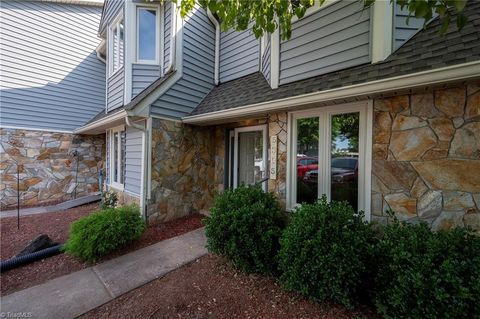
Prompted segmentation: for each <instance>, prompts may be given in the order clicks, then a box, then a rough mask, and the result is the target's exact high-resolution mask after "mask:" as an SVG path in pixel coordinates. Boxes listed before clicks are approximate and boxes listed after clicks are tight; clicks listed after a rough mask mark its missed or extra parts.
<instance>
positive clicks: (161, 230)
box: [0, 204, 204, 295]
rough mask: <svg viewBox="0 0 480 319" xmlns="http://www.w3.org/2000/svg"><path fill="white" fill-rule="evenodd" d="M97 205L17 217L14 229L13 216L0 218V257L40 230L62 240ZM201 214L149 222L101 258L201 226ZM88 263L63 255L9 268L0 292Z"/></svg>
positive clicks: (12, 252) (11, 253)
mask: <svg viewBox="0 0 480 319" xmlns="http://www.w3.org/2000/svg"><path fill="white" fill-rule="evenodd" d="M97 209H98V204H89V205H84V206H79V207H75V208H72V209H68V210H65V211H61V212H55V213H45V214H38V215H30V216H23V217H20V230H17V219H16V217H6V218H1V219H0V227H1V240H0V257H1V259H2V260H5V259H8V258H11V257H13V256H15V255H16V254H17V253H19V252H20V251H21V250H22V249H23V248H24V247H25V246H26V245H27V244H28V243H29V242H30V241H31V240H33V239H34V238H35V237H37V236H38V235H40V234H47V235H48V236H50V238H52V240H54V241H56V242H59V243H64V242H65V241H66V240H67V238H68V231H69V228H70V224H71V223H72V222H73V221H75V220H77V219H79V218H81V217H83V216H86V215H88V214H90V213H92V212H94V211H95V210H97ZM203 218H204V216H203V215H199V214H195V215H190V216H187V217H183V218H179V219H176V220H173V221H169V222H166V223H157V224H153V225H149V227H148V228H147V229H146V231H145V233H144V234H143V235H142V237H141V238H140V239H139V240H138V241H136V242H134V243H132V244H130V245H128V246H126V247H124V248H123V249H121V250H119V251H117V252H115V253H113V254H110V255H108V256H106V257H104V258H103V259H102V260H99V261H98V262H102V261H105V260H108V259H111V258H114V257H117V256H120V255H123V254H125V253H128V252H131V251H133V250H136V249H139V248H142V247H146V246H149V245H152V244H154V243H157V242H159V241H161V240H165V239H168V238H171V237H174V236H178V235H181V234H184V233H186V232H189V231H191V230H194V229H197V228H199V227H202V226H203V225H202V221H201V220H202V219H203ZM89 266H91V264H88V263H85V262H81V261H80V260H78V259H76V258H74V257H71V256H68V255H65V254H61V255H57V256H53V257H50V258H46V259H43V260H40V261H37V262H34V263H32V264H28V265H25V266H22V267H19V268H15V269H12V270H9V271H7V272H5V273H2V274H1V275H0V277H1V278H0V281H1V287H0V288H1V289H0V293H1V295H7V294H10V293H12V292H15V291H17V290H21V289H25V288H28V287H31V286H35V285H38V284H40V283H43V282H45V281H47V280H50V279H53V278H56V277H60V276H63V275H66V274H69V273H72V272H75V271H78V270H81V269H84V268H87V267H89Z"/></svg>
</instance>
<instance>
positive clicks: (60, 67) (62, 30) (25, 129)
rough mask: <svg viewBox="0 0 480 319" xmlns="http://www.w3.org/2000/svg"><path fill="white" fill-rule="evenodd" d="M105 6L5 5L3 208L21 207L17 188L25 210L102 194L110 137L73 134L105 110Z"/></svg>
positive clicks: (0, 120) (0, 83) (0, 64)
mask: <svg viewBox="0 0 480 319" xmlns="http://www.w3.org/2000/svg"><path fill="white" fill-rule="evenodd" d="M102 5H103V1H98V0H88V1H84V0H80V1H71V0H65V1H1V3H0V25H1V31H0V38H1V53H0V72H1V76H0V137H1V143H0V145H1V147H0V157H1V160H0V179H1V186H0V202H1V208H2V209H10V208H14V207H16V206H17V189H18V190H19V193H18V194H19V195H20V199H19V202H20V206H37V205H48V204H52V203H57V202H61V201H65V200H69V199H73V198H76V197H81V196H84V195H87V194H90V193H93V192H96V191H98V190H99V180H98V172H99V168H101V163H102V162H103V154H104V153H105V150H104V148H105V136H104V134H103V136H94V135H88V136H86V135H76V134H73V131H74V130H75V129H77V128H79V127H81V126H82V125H84V124H85V123H86V122H87V121H89V120H90V119H91V118H92V117H93V116H94V115H95V114H97V113H98V112H99V111H100V110H101V109H103V108H104V105H105V89H104V87H105V84H104V83H105V64H104V62H103V61H102V60H103V59H102V57H101V56H100V57H99V56H98V55H97V52H96V48H97V46H98V45H99V44H100V39H99V38H98V37H97V31H98V24H99V21H100V18H101V13H102ZM99 163H100V165H99ZM17 172H18V177H19V181H18V187H17Z"/></svg>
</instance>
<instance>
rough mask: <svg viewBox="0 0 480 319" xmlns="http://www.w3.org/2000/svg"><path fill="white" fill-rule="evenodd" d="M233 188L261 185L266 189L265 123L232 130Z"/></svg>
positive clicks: (231, 165)
mask: <svg viewBox="0 0 480 319" xmlns="http://www.w3.org/2000/svg"><path fill="white" fill-rule="evenodd" d="M231 143H232V144H233V145H231V147H232V146H233V156H232V157H233V158H231V162H233V163H231V164H230V167H231V168H232V174H231V176H233V185H232V186H233V188H236V187H238V186H239V185H242V184H245V185H261V186H262V188H263V190H265V191H266V190H267V128H266V126H265V125H260V126H252V127H241V128H236V129H235V130H234V131H233V138H232V139H231Z"/></svg>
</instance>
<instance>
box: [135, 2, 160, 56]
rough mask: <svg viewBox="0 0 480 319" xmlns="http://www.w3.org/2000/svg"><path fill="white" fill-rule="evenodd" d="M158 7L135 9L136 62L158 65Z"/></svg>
mask: <svg viewBox="0 0 480 319" xmlns="http://www.w3.org/2000/svg"><path fill="white" fill-rule="evenodd" d="M159 26H160V21H159V12H158V7H137V62H144V63H155V64H157V63H158V52H159V49H158V47H159V43H158V42H159V37H158V35H159V33H160V32H159Z"/></svg>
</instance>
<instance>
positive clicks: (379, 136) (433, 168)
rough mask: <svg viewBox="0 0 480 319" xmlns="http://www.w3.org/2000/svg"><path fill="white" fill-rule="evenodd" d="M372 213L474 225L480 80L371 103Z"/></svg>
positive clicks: (479, 219)
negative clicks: (390, 211)
mask: <svg viewBox="0 0 480 319" xmlns="http://www.w3.org/2000/svg"><path fill="white" fill-rule="evenodd" d="M372 172H373V175H372V213H373V218H374V219H377V220H384V221H385V220H386V219H387V215H386V214H385V212H386V210H387V209H389V208H391V209H393V210H394V211H395V212H396V213H397V216H398V218H399V219H401V220H407V221H410V222H418V221H424V222H427V223H428V224H429V225H430V226H431V227H432V228H433V229H434V230H438V229H445V228H451V227H452V226H457V225H458V226H468V227H472V228H474V229H476V230H477V231H478V230H480V83H479V82H472V83H469V84H468V85H464V86H463V85H462V86H458V87H451V88H446V89H439V90H436V91H434V92H428V93H424V94H413V95H403V96H396V97H391V98H385V99H378V100H375V101H374V134H373V165H372Z"/></svg>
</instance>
